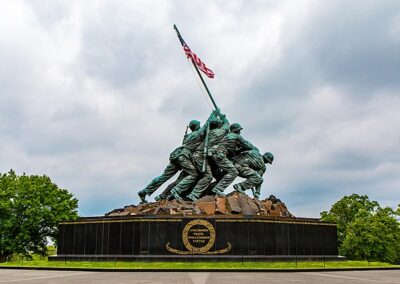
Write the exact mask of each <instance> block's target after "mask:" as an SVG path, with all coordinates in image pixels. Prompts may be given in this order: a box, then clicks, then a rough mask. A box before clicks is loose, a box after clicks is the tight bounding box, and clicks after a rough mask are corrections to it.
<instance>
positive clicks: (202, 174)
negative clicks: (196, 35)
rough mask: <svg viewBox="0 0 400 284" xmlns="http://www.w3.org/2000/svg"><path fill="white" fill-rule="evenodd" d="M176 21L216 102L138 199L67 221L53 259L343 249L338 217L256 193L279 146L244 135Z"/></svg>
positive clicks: (282, 256)
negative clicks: (298, 209) (301, 210)
mask: <svg viewBox="0 0 400 284" xmlns="http://www.w3.org/2000/svg"><path fill="white" fill-rule="evenodd" d="M174 29H175V31H176V33H177V36H178V39H179V41H180V43H181V45H182V47H183V51H184V54H185V55H186V57H187V59H188V60H189V62H190V64H193V67H194V69H195V71H196V72H195V73H196V76H198V77H199V79H200V80H201V82H202V84H203V87H204V89H205V90H206V92H207V94H208V96H209V98H210V100H211V102H212V104H213V106H214V110H213V111H212V112H211V113H210V114H209V115H208V119H207V120H206V121H204V122H203V123H201V122H200V121H197V120H191V121H190V122H188V126H187V128H186V133H185V135H184V137H183V140H182V145H178V146H177V147H176V149H174V150H173V151H172V152H171V153H166V155H168V154H169V163H168V164H167V165H165V169H164V171H163V172H162V173H160V174H159V176H157V177H155V178H154V179H152V180H151V181H149V182H148V183H147V184H146V181H143V188H141V189H137V194H138V197H139V198H140V203H139V204H137V205H128V206H125V207H123V208H119V209H115V210H112V211H111V212H108V213H106V214H105V216H101V217H98V216H97V217H82V218H79V219H78V220H73V221H64V222H61V223H60V224H59V236H58V248H57V255H56V256H52V257H50V259H51V260H111V259H112V260H115V259H119V260H133V261H135V260H138V261H142V260H154V261H182V260H185V259H190V260H195V261H236V260H240V261H271V260H273V261H275V260H292V259H296V260H297V259H299V260H301V259H303V260H321V259H322V258H323V259H324V260H325V259H327V260H329V259H330V260H338V259H340V257H339V256H338V246H337V228H336V224H334V223H328V222H322V221H320V220H319V219H313V218H302V217H295V216H294V215H293V214H291V213H290V212H289V210H288V208H287V207H286V205H285V203H284V202H282V201H281V200H280V199H278V198H277V197H275V196H274V195H270V196H269V197H262V196H260V193H261V187H262V186H264V184H265V183H266V182H265V183H264V175H265V172H266V171H267V170H268V167H271V166H273V165H274V163H273V162H274V155H273V153H271V152H269V151H268V149H266V147H267V146H266V145H254V144H253V143H251V141H249V140H248V139H247V137H244V136H242V131H245V130H244V129H243V127H242V126H241V124H240V123H239V122H232V121H230V120H229V114H225V113H224V112H223V111H222V108H219V107H218V106H217V104H216V101H215V99H214V97H213V96H212V94H211V92H210V90H209V88H208V86H207V85H206V81H205V78H204V77H203V75H202V74H204V75H205V76H206V77H208V78H214V76H215V75H214V72H213V71H212V70H210V69H209V68H207V67H206V65H205V64H204V63H203V62H202V61H201V60H200V58H199V57H198V56H197V55H196V54H195V53H194V52H193V51H192V50H191V49H190V48H189V46H188V45H187V44H186V43H185V41H184V40H183V38H182V36H181V34H180V32H179V30H178V29H177V27H176V26H174ZM155 174H156V173H155ZM176 176H177V177H176ZM174 177H176V178H175V180H172V179H173V178H174ZM238 177H240V178H241V180H242V181H241V182H237V178H238ZM164 184H167V186H166V188H165V189H164V190H163V191H162V192H159V188H160V187H161V186H162V185H164ZM230 185H232V186H233V189H234V191H233V192H227V191H228V190H227V188H228V187H229V186H230ZM153 199H154V201H153Z"/></svg>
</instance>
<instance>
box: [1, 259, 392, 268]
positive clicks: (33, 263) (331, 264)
mask: <svg viewBox="0 0 400 284" xmlns="http://www.w3.org/2000/svg"><path fill="white" fill-rule="evenodd" d="M0 266H13V267H60V268H93V269H94V268H96V269H99V268H100V269H101V268H104V269H110V268H112V269H199V270H201V269H232V270H235V269H254V270H257V269H288V270H290V269H299V268H300V269H301V268H308V269H318V268H327V269H329V268H330V269H335V268H363V267H400V265H391V264H388V263H383V262H368V261H326V262H323V261H313V262H309V261H304V262H303V261H302V262H300V261H299V262H297V263H296V262H294V261H293V262H243V263H242V262H193V263H192V262H133V261H116V262H114V261H109V262H106V261H97V262H94V261H92V262H91V261H66V262H64V261H48V260H47V258H42V259H40V258H38V257H35V258H34V259H33V260H30V261H28V260H22V259H21V260H14V261H10V262H6V263H0Z"/></svg>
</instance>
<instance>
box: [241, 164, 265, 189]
mask: <svg viewBox="0 0 400 284" xmlns="http://www.w3.org/2000/svg"><path fill="white" fill-rule="evenodd" d="M237 169H238V171H239V176H240V177H243V178H246V180H245V181H243V182H240V183H238V184H235V185H234V188H235V189H236V190H238V189H240V190H242V191H245V190H247V189H251V188H254V187H256V186H258V185H259V184H261V183H262V182H263V178H262V177H261V176H260V174H259V173H257V172H256V171H255V170H253V169H252V168H249V167H244V166H238V167H237ZM240 190H238V191H239V192H240Z"/></svg>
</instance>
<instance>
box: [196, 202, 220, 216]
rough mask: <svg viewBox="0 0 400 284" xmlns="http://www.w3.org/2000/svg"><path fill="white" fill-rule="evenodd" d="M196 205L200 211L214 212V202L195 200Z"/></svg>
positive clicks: (205, 212)
mask: <svg viewBox="0 0 400 284" xmlns="http://www.w3.org/2000/svg"><path fill="white" fill-rule="evenodd" d="M196 205H197V206H198V207H199V209H200V211H201V212H202V213H204V214H207V215H214V214H215V202H214V201H213V202H203V201H202V202H196Z"/></svg>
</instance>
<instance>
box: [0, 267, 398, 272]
mask: <svg viewBox="0 0 400 284" xmlns="http://www.w3.org/2000/svg"><path fill="white" fill-rule="evenodd" d="M1 269H20V270H51V271H88V272H327V271H366V270H400V267H358V268H357V267H349V268H298V269H296V268H293V269H282V268H278V269H274V268H271V269H238V268H233V269H182V268H181V269H166V268H160V269H154V268H137V269H135V268H78V267H76V268H74V267H71V268H68V267H21V266H0V270H1Z"/></svg>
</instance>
